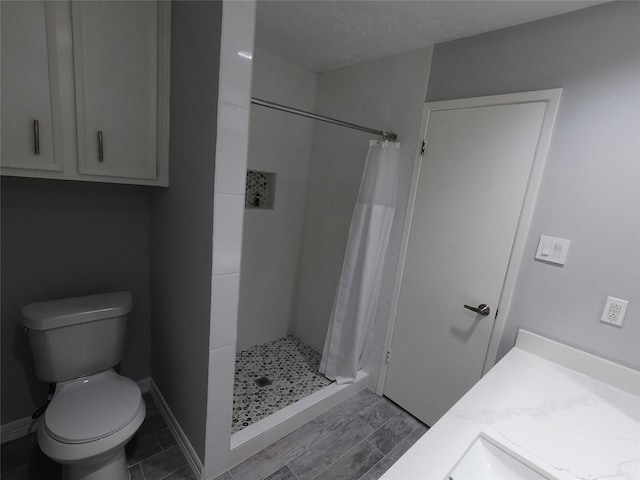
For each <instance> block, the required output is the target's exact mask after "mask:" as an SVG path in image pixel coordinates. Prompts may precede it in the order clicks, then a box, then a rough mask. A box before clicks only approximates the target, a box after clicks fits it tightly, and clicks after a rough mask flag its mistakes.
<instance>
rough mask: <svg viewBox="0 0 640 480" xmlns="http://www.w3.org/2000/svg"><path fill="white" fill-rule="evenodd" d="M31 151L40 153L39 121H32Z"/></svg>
mask: <svg viewBox="0 0 640 480" xmlns="http://www.w3.org/2000/svg"><path fill="white" fill-rule="evenodd" d="M33 153H35V154H36V155H40V122H39V121H38V120H34V121H33Z"/></svg>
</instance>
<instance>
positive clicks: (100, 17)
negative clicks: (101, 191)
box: [0, 1, 170, 186]
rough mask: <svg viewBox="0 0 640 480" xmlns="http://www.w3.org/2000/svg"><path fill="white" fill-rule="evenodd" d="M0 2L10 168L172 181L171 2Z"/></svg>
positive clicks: (37, 173) (8, 171) (22, 172)
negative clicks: (35, 124) (36, 122)
mask: <svg viewBox="0 0 640 480" xmlns="http://www.w3.org/2000/svg"><path fill="white" fill-rule="evenodd" d="M0 5H1V8H2V10H1V15H2V102H3V110H2V126H3V130H2V162H1V164H2V174H3V175H15V176H29V177H43V178H60V179H67V180H85V181H97V182H114V183H135V184H143V185H164V186H166V185H168V164H167V162H168V105H169V49H170V39H169V30H170V6H169V3H168V2H162V1H160V2H153V1H122V2H119V1H116V2H112V1H73V2H46V1H45V2H42V1H39V2H1V4H0ZM5 25H6V27H7V28H5ZM12 27H13V30H12ZM7 29H8V31H7ZM6 105H8V106H9V108H6V107H5V106H6ZM27 107H28V108H27ZM35 119H38V120H39V133H40V149H39V150H40V151H39V154H36V153H35V141H36V140H35V134H34V128H33V120H35Z"/></svg>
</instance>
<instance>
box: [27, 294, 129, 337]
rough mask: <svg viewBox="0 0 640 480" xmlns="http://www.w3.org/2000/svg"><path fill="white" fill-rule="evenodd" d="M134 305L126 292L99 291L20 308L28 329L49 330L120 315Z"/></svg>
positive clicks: (124, 313)
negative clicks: (95, 293) (93, 293)
mask: <svg viewBox="0 0 640 480" xmlns="http://www.w3.org/2000/svg"><path fill="white" fill-rule="evenodd" d="M132 308H133V297H132V296H131V294H130V293H129V292H112V293H100V294H98V295H86V296H84V297H73V298H61V299H59V300H51V301H48V302H38V303H31V304H29V305H27V306H25V307H23V308H22V325H23V326H25V327H27V328H29V329H31V330H49V329H52V328H59V327H66V326H69V325H75V324H78V323H85V322H93V321H96V320H102V319H105V318H113V317H121V316H123V315H126V314H127V313H129V312H130V311H131V309H132Z"/></svg>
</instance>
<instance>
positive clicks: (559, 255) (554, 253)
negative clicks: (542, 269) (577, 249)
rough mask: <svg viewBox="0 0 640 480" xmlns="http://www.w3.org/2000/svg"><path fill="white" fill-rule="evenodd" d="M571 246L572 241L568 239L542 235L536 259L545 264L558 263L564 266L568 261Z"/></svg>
mask: <svg viewBox="0 0 640 480" xmlns="http://www.w3.org/2000/svg"><path fill="white" fill-rule="evenodd" d="M570 246H571V240H567V239H566V238H557V237H549V236H547V235H540V241H539V242H538V250H537V251H536V259H538V260H542V261H543V262H550V263H557V264H558V265H564V264H565V262H566V261H567V253H568V252H569V247H570Z"/></svg>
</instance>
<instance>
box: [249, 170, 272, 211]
mask: <svg viewBox="0 0 640 480" xmlns="http://www.w3.org/2000/svg"><path fill="white" fill-rule="evenodd" d="M245 192H246V193H245V196H244V206H245V208H263V209H273V205H274V203H275V195H276V174H275V173H272V172H259V171H257V170H247V188H246V191H245Z"/></svg>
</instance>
